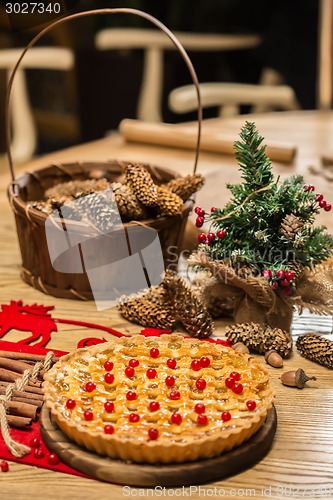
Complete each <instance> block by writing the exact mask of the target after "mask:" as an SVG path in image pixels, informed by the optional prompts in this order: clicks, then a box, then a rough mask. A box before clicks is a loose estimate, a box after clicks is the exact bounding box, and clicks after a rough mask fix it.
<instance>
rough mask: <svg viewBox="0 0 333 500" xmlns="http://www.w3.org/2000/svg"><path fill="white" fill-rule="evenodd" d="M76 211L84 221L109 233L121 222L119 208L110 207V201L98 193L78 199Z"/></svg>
mask: <svg viewBox="0 0 333 500" xmlns="http://www.w3.org/2000/svg"><path fill="white" fill-rule="evenodd" d="M74 209H75V211H76V212H78V213H79V214H81V215H82V219H83V220H85V221H87V222H88V223H90V224H92V225H93V226H95V227H96V228H97V229H98V230H100V231H108V230H109V229H110V228H111V227H113V226H114V224H115V223H116V222H117V221H119V212H118V209H117V207H114V206H112V205H111V206H110V203H109V199H108V198H105V197H104V196H103V195H102V194H101V193H98V192H97V193H93V194H90V195H89V196H83V197H82V198H78V199H77V200H76V201H75V205H74Z"/></svg>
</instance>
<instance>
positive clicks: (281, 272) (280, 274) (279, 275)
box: [276, 269, 286, 280]
mask: <svg viewBox="0 0 333 500" xmlns="http://www.w3.org/2000/svg"><path fill="white" fill-rule="evenodd" d="M276 277H277V278H279V279H280V280H283V279H284V278H285V277H286V272H285V271H284V269H279V270H278V271H277V273H276Z"/></svg>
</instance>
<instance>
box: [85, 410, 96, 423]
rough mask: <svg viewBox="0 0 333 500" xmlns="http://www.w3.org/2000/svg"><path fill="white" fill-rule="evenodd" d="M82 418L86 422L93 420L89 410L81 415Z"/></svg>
mask: <svg viewBox="0 0 333 500" xmlns="http://www.w3.org/2000/svg"><path fill="white" fill-rule="evenodd" d="M83 416H84V418H85V419H86V420H87V421H90V420H93V418H94V414H93V412H92V411H91V410H86V411H85V412H84V413H83Z"/></svg>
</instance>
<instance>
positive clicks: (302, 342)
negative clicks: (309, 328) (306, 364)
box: [296, 333, 333, 368]
mask: <svg viewBox="0 0 333 500" xmlns="http://www.w3.org/2000/svg"><path fill="white" fill-rule="evenodd" d="M296 347H297V349H298V350H299V351H300V352H301V354H302V355H303V356H304V357H305V358H307V359H310V360H311V361H315V362H316V363H319V364H320V365H323V366H327V368H333V341H332V340H328V339H325V337H322V336H321V335H319V334H317V333H306V334H305V335H300V336H299V337H298V339H297V341H296Z"/></svg>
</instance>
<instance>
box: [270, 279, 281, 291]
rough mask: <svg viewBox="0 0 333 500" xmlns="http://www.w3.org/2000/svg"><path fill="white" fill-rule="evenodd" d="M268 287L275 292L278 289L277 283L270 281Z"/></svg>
mask: <svg viewBox="0 0 333 500" xmlns="http://www.w3.org/2000/svg"><path fill="white" fill-rule="evenodd" d="M269 286H270V287H271V288H273V290H276V289H277V288H278V286H279V284H278V282H277V281H271V282H270V284H269Z"/></svg>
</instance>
